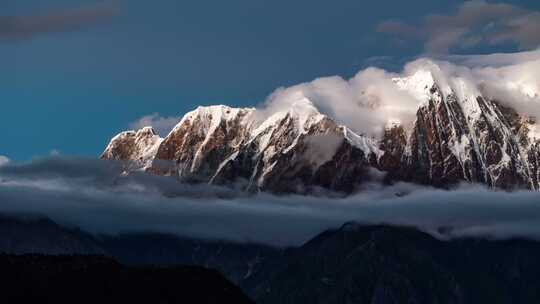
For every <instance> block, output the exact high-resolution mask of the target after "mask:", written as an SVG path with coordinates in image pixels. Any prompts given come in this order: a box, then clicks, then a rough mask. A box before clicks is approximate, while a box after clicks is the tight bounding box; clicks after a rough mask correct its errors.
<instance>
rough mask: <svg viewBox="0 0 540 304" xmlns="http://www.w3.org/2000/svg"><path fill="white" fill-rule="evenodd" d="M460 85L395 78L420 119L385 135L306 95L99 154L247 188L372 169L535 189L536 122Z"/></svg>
mask: <svg viewBox="0 0 540 304" xmlns="http://www.w3.org/2000/svg"><path fill="white" fill-rule="evenodd" d="M457 83H458V85H454V86H450V85H448V84H444V82H437V81H436V80H435V78H434V77H433V74H432V72H431V71H427V70H418V71H417V72H416V73H413V74H412V75H409V76H406V77H401V78H395V79H394V84H395V85H396V86H397V88H399V89H400V90H402V91H404V92H406V93H407V94H410V95H411V96H414V97H415V98H416V99H417V100H418V101H419V105H418V109H417V112H416V120H415V121H414V123H412V124H411V125H402V124H401V123H399V122H395V123H392V124H390V125H388V126H387V128H386V129H385V131H384V134H383V135H382V137H381V138H380V139H379V140H375V139H372V138H368V137H366V136H362V135H358V134H356V133H354V132H353V131H351V130H350V129H349V128H348V127H347V126H341V125H338V124H337V123H336V122H335V121H334V120H333V119H331V118H330V117H329V116H326V115H324V114H321V113H320V112H319V111H318V109H317V108H315V106H314V105H313V104H312V103H311V101H310V100H309V99H307V98H305V97H303V96H301V97H300V98H299V99H298V100H296V101H295V102H294V103H292V104H291V106H290V108H289V109H285V110H283V111H278V112H275V113H273V114H272V115H267V114H264V115H263V114H262V113H261V112H260V111H259V110H256V109H253V108H246V109H235V108H230V107H227V106H211V107H199V108H197V109H196V110H195V111H192V112H190V113H188V114H186V115H185V116H184V118H183V119H182V120H181V121H180V123H178V125H177V126H176V127H175V128H174V129H173V130H172V131H171V132H170V134H169V135H168V136H167V137H165V138H164V139H161V138H159V137H158V136H157V135H156V134H155V133H154V132H153V130H152V129H151V128H144V129H142V130H140V131H138V132H134V131H128V132H123V133H121V134H119V135H117V136H116V137H115V138H113V139H112V140H111V143H110V144H109V146H108V147H107V149H106V150H105V152H104V153H103V155H102V158H103V159H121V160H129V161H132V162H131V165H130V170H146V171H149V172H152V173H155V174H160V175H170V176H175V177H176V178H178V179H179V180H181V181H186V182H205V183H214V184H225V185H231V184H234V185H241V186H242V188H243V189H246V190H250V191H259V190H262V191H272V192H278V193H286V192H295V193H311V192H313V191H317V189H319V188H323V189H330V190H333V191H339V192H345V193H350V192H353V191H355V190H356V189H358V187H359V185H361V184H362V183H363V182H366V181H368V180H370V178H371V174H370V170H372V168H375V169H378V170H380V171H383V172H385V174H386V177H385V179H386V181H387V182H394V181H411V182H416V183H422V184H428V185H433V186H436V187H448V186H451V185H454V184H458V183H460V182H471V183H482V184H486V185H488V186H490V187H496V188H502V189H514V188H527V189H534V190H539V189H540V184H539V183H540V141H539V139H540V136H538V134H539V133H540V132H539V131H538V130H540V128H539V127H538V126H537V124H538V123H537V122H536V121H535V119H534V118H529V117H523V116H520V115H519V114H518V113H517V112H516V111H515V110H513V109H512V108H509V107H507V106H504V105H503V103H502V102H499V101H496V100H490V99H487V98H485V97H483V93H482V92H481V91H479V90H478V89H477V88H473V87H469V86H468V85H467V83H466V82H460V81H459V80H458V81H457Z"/></svg>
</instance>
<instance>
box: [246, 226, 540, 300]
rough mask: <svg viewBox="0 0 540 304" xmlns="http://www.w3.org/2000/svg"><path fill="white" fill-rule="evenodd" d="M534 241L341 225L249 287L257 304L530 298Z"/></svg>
mask: <svg viewBox="0 0 540 304" xmlns="http://www.w3.org/2000/svg"><path fill="white" fill-rule="evenodd" d="M538 254H540V245H539V243H538V242H534V241H526V240H508V241H490V240H482V239H458V240H451V241H440V240H437V239H435V238H433V237H431V236H430V235H428V234H426V233H423V232H420V231H418V230H416V229H412V228H403V227H388V226H362V225H360V224H356V223H347V224H345V225H344V226H342V227H341V228H340V229H336V230H329V231H326V232H323V233H322V234H320V235H318V236H317V237H315V238H313V239H312V240H310V241H309V242H307V243H306V244H305V245H303V246H302V247H300V248H298V249H297V250H296V251H295V252H293V253H291V254H290V255H289V257H288V259H285V261H284V265H282V266H280V267H278V268H276V267H274V268H272V270H271V271H269V272H268V273H266V275H267V279H266V280H262V281H259V285H258V286H257V287H256V288H253V289H251V291H250V292H251V293H252V296H253V297H254V299H256V300H257V302H258V303H283V304H285V303H298V302H309V303H325V304H332V303H373V304H378V303H418V304H421V303H537V302H538V301H540V292H539V290H540V289H539V288H540V280H539V279H538V277H537V273H538V272H539V271H540V262H539V261H538V259H537V256H538Z"/></svg>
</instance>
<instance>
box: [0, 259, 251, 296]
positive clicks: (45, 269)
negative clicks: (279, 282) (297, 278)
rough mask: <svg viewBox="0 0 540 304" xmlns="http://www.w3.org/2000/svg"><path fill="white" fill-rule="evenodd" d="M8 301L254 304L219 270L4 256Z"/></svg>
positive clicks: (3, 279) (1, 279)
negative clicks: (134, 266) (132, 265)
mask: <svg viewBox="0 0 540 304" xmlns="http://www.w3.org/2000/svg"><path fill="white" fill-rule="evenodd" d="M0 267H1V268H2V275H1V276H0V283H1V284H2V288H3V290H2V294H1V295H0V299H2V300H3V302H4V303H92V304H93V303H252V302H251V301H250V300H249V299H248V298H247V297H246V296H245V295H244V294H243V293H242V291H241V290H240V289H239V288H238V287H236V286H234V285H233V284H231V283H229V282H228V281H227V280H225V278H223V277H222V276H221V275H220V274H219V273H218V272H217V271H213V270H208V269H205V268H200V267H171V268H150V267H146V268H133V267H126V266H122V265H120V264H118V263H117V262H115V261H114V260H111V259H108V258H104V257H98V256H56V257H52V256H49V257H47V256H38V255H26V256H11V255H0Z"/></svg>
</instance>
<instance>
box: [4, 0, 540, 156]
mask: <svg viewBox="0 0 540 304" xmlns="http://www.w3.org/2000/svg"><path fill="white" fill-rule="evenodd" d="M96 3H98V4H99V2H97V1H90V0H88V1H82V0H69V1H68V0H48V1H39V0H24V1H18V0H17V1H16V0H8V1H2V2H0V16H4V17H6V16H7V17H10V16H11V17H12V16H35V15H47V14H56V15H58V13H57V12H64V13H65V12H66V11H65V10H66V9H70V8H71V9H78V8H83V9H84V8H92V7H94V6H95V5H96ZM462 3H463V2H462V1H448V0H444V1H443V0H441V1H432V0H414V1H412V0H411V1H389V0H378V1H359V0H357V1H352V0H336V1H327V0H309V1H304V0H297V1H291V0H288V1H283V0H272V1H263V0H229V1H208V0H182V1H177V0H161V1H147V0H129V1H127V0H126V1H122V2H117V3H115V4H110V3H106V5H111V6H114V8H115V10H114V14H112V16H107V17H106V18H100V19H99V20H97V21H96V22H85V23H84V24H82V25H80V26H76V27H68V28H65V29H54V30H42V29H39V30H37V33H36V34H35V35H31V36H28V37H26V36H25V37H19V36H16V37H15V38H16V39H13V37H10V36H9V35H8V36H7V37H8V38H7V39H2V34H3V31H4V33H6V32H8V34H9V30H11V28H10V24H9V23H5V22H4V24H3V23H2V19H0V69H1V70H0V105H1V108H0V129H1V130H3V131H4V132H3V134H2V136H1V137H0V155H7V156H8V157H9V158H11V159H14V160H26V159H30V158H32V157H35V156H39V155H47V154H49V153H50V152H51V151H52V150H58V151H60V152H61V153H62V154H69V155H84V156H98V155H99V154H100V152H101V151H102V150H103V148H104V147H105V145H106V144H107V142H108V140H109V139H110V137H111V136H113V135H114V134H116V133H118V132H119V131H121V130H124V129H126V128H128V126H129V124H130V123H131V122H133V121H135V120H137V119H138V118H140V117H141V116H144V115H147V114H150V113H154V112H158V113H160V114H161V115H163V116H181V115H182V114H183V113H184V112H186V111H189V110H190V109H192V108H194V107H195V106H197V105H200V104H217V103H223V104H229V105H234V106H251V105H255V104H257V103H259V102H261V101H262V100H264V98H265V96H267V95H268V94H269V93H271V92H272V91H273V90H274V89H275V88H277V87H280V86H289V85H292V84H296V83H300V82H305V81H309V80H312V79H314V78H316V77H320V76H329V75H341V76H343V77H350V76H352V75H354V74H355V73H356V72H357V71H358V70H359V69H362V68H364V67H366V66H367V65H369V64H370V63H376V64H378V65H381V66H383V67H385V68H387V69H397V68H399V66H400V63H402V62H404V61H407V60H408V59H410V58H413V57H415V56H417V55H419V54H421V53H422V52H424V51H425V47H424V43H423V41H415V42H412V43H411V42H409V43H407V41H406V43H403V41H402V40H396V39H395V37H391V35H389V34H388V33H381V32H379V31H377V28H378V25H379V24H380V23H381V22H384V21H386V20H400V21H401V22H403V24H416V25H419V26H420V27H421V26H422V25H421V23H419V21H418V20H421V18H423V17H424V16H426V15H428V14H450V15H451V14H453V13H454V12H455V11H456V10H457V8H458V6H460V5H461V4H462ZM506 3H508V4H511V5H513V6H519V7H522V8H523V9H526V10H530V11H540V1H537V0H532V1H507V2H506ZM68 12H69V11H68ZM70 20H71V19H70ZM6 24H7V29H8V30H7V31H6V30H5V29H3V28H2V26H4V27H6ZM38 25H39V24H38ZM61 25H62V26H65V23H62V24H61ZM40 26H41V25H40ZM34 30H35V29H34ZM4 38H5V37H4ZM515 50H519V46H517V45H515V44H512V43H505V44H497V45H491V44H488V45H486V44H478V45H475V46H474V47H470V48H466V49H451V50H450V51H451V52H452V53H490V52H501V51H515ZM380 56H385V57H380ZM377 58H379V59H377ZM380 58H385V59H384V60H382V61H381V60H380ZM375 59H377V60H375Z"/></svg>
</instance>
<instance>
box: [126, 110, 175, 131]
mask: <svg viewBox="0 0 540 304" xmlns="http://www.w3.org/2000/svg"><path fill="white" fill-rule="evenodd" d="M180 119H182V117H172V116H171V117H162V116H160V115H159V114H158V113H153V114H150V115H145V116H143V117H141V118H139V119H137V120H136V121H134V122H132V123H130V124H129V128H130V129H134V130H138V129H141V128H144V127H153V128H154V130H155V131H156V132H157V133H158V134H159V135H160V136H166V135H167V134H168V133H169V132H170V131H171V130H172V129H173V128H174V126H176V124H178V122H179V121H180Z"/></svg>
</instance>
